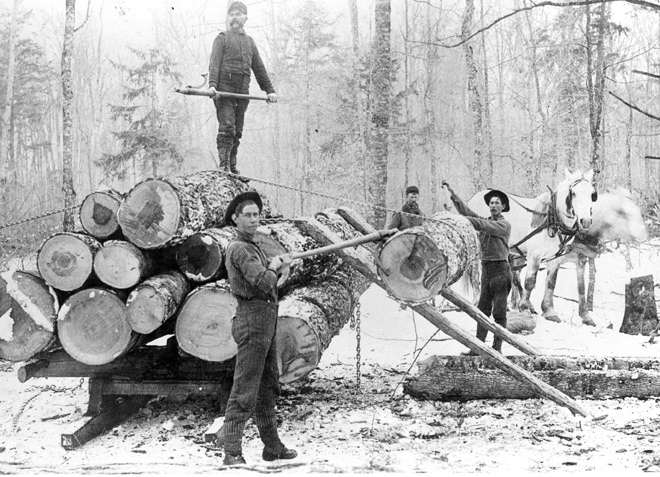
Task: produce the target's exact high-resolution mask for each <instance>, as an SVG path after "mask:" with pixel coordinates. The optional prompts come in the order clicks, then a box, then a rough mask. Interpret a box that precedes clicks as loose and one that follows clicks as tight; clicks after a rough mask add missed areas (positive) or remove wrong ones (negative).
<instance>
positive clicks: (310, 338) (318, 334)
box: [276, 265, 370, 383]
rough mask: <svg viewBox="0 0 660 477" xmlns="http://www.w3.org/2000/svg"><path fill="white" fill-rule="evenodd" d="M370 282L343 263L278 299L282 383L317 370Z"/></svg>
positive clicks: (278, 348) (279, 360)
mask: <svg viewBox="0 0 660 477" xmlns="http://www.w3.org/2000/svg"><path fill="white" fill-rule="evenodd" d="M369 285H370V282H368V281H367V280H366V279H365V278H364V277H363V276H362V275H361V274H360V273H358V272H357V271H355V270H353V269H352V268H351V267H349V266H348V265H343V266H341V267H340V269H339V270H338V271H337V272H335V273H334V274H333V275H332V276H331V277H328V278H326V279H324V280H319V281H317V282H315V283H312V284H310V285H305V286H301V287H299V288H295V289H293V291H292V292H291V293H289V294H288V295H286V296H285V297H284V298H283V299H282V300H280V307H279V313H278V320H277V336H276V339H277V362H278V367H279V371H280V382H281V383H290V382H292V381H296V380H298V379H300V378H302V377H304V376H307V375H308V374H309V373H310V372H312V371H313V370H314V369H316V367H317V366H318V363H319V361H320V359H321V355H322V354H323V352H324V351H325V350H326V349H327V347H328V345H329V344H330V340H331V339H332V338H333V337H335V336H336V335H337V334H339V331H340V330H341V329H342V328H343V327H344V325H345V324H346V323H347V322H348V320H349V319H350V317H351V315H352V313H353V309H354V308H355V306H356V304H357V302H358V300H359V297H360V295H361V294H362V293H364V291H365V290H366V289H367V288H368V287H369Z"/></svg>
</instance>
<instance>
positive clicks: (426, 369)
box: [404, 356, 660, 401]
mask: <svg viewBox="0 0 660 477" xmlns="http://www.w3.org/2000/svg"><path fill="white" fill-rule="evenodd" d="M509 359H510V360H511V361H512V362H513V363H515V364H516V365H518V366H520V367H521V368H523V369H525V370H527V371H528V372H529V373H531V374H532V375H534V376H536V377H537V378H538V379H540V380H542V381H543V382H545V383H547V384H549V385H551V386H553V387H555V388H557V389H559V390H560V391H562V392H564V393H566V394H569V395H571V396H573V397H575V398H581V399H608V398H612V399H619V398H624V397H636V398H645V397H651V396H659V395H660V360H658V359H654V358H602V357H598V358H595V357H580V358H573V357H565V356H556V357H555V356H537V357H530V356H510V357H509ZM404 392H406V393H408V394H410V395H411V396H413V397H415V398H422V399H430V400H437V401H468V400H473V399H531V398H536V397H538V393H537V392H536V391H535V390H534V389H532V388H531V387H530V386H529V385H528V384H527V383H524V382H521V381H519V380H517V379H515V378H513V377H511V376H509V375H507V374H506V373H503V372H502V371H500V370H499V369H496V368H495V367H493V366H492V365H491V364H490V363H488V361H486V360H484V359H483V358H481V357H473V356H432V357H430V358H428V359H427V360H425V361H423V362H421V363H420V364H419V372H418V374H417V375H416V376H414V377H411V378H409V379H408V380H407V382H406V384H405V385H404Z"/></svg>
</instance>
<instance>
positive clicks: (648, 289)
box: [619, 275, 660, 336]
mask: <svg viewBox="0 0 660 477" xmlns="http://www.w3.org/2000/svg"><path fill="white" fill-rule="evenodd" d="M659 322H660V321H659V320H658V310H657V307H656V304H655V287H654V285H653V275H646V276H643V277H635V278H631V279H630V283H628V284H626V307H625V310H624V312H623V321H622V322H621V327H620V328H619V333H626V334H628V335H638V334H641V335H644V336H649V335H650V334H651V333H653V332H654V331H655V330H657V329H658V323H659Z"/></svg>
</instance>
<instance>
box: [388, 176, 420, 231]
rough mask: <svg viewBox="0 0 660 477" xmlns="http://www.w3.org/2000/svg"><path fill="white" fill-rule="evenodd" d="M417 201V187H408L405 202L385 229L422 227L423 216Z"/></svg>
mask: <svg viewBox="0 0 660 477" xmlns="http://www.w3.org/2000/svg"><path fill="white" fill-rule="evenodd" d="M418 201H419V189H418V188H417V186H408V187H407V188H406V202H405V203H404V204H403V207H401V211H399V212H394V215H392V218H391V219H390V221H389V223H388V224H387V228H388V229H399V230H406V229H409V228H410V227H417V226H420V225H422V222H423V221H424V214H423V213H422V211H421V210H419V205H418Z"/></svg>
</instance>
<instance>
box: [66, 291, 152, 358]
mask: <svg viewBox="0 0 660 477" xmlns="http://www.w3.org/2000/svg"><path fill="white" fill-rule="evenodd" d="M126 316H127V311H126V305H125V304H124V302H123V301H122V300H121V298H119V297H118V296H117V295H116V294H115V293H113V292H111V291H109V290H104V289H102V288H88V289H86V290H81V291H79V292H77V293H75V294H73V295H71V296H70V297H69V298H68V299H67V300H66V301H65V302H64V304H63V305H62V308H61V309H60V311H59V314H58V321H57V330H58V336H59V339H60V342H61V343H62V347H63V348H64V349H65V351H66V352H67V353H69V355H71V357H72V358H74V359H75V360H77V361H80V362H81V363H84V364H89V365H99V364H106V363H109V362H111V361H112V360H114V359H115V358H117V357H119V356H121V355H122V354H124V353H126V352H128V351H130V349H131V348H132V347H133V346H134V345H135V344H137V343H138V340H139V335H138V334H136V333H133V330H132V329H131V327H130V326H129V324H128V320H127V319H126Z"/></svg>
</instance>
